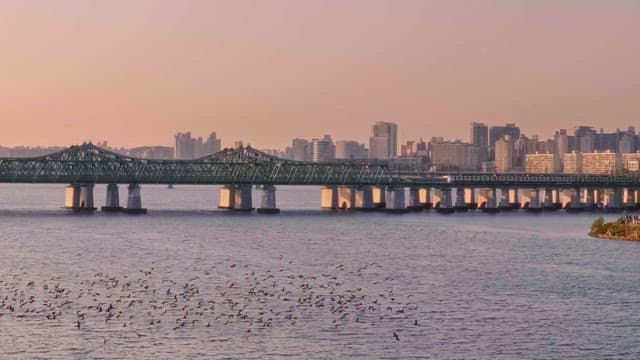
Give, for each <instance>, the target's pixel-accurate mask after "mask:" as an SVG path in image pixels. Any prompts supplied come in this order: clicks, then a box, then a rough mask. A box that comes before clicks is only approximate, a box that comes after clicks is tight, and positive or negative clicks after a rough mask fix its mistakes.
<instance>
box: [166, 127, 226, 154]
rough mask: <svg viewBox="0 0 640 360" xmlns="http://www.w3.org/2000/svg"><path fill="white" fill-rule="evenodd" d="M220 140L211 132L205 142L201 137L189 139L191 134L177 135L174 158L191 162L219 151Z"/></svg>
mask: <svg viewBox="0 0 640 360" xmlns="http://www.w3.org/2000/svg"><path fill="white" fill-rule="evenodd" d="M220 148H221V140H220V139H218V138H217V137H216V133H215V132H212V133H211V134H210V135H209V138H208V139H207V140H206V141H203V140H202V138H201V137H199V138H197V139H195V138H192V137H191V132H185V133H177V134H176V135H175V147H174V158H175V159H177V160H191V159H196V158H200V157H204V156H207V155H211V154H215V153H217V152H218V151H220Z"/></svg>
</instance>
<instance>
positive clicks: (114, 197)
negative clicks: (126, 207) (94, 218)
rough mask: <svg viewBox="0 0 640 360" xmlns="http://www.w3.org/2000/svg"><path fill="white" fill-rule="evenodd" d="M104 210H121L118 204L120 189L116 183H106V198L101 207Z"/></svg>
mask: <svg viewBox="0 0 640 360" xmlns="http://www.w3.org/2000/svg"><path fill="white" fill-rule="evenodd" d="M101 210H102V211H105V212H119V211H122V206H120V191H119V190H118V184H108V185H107V198H106V200H105V205H104V206H103V207H102V208H101Z"/></svg>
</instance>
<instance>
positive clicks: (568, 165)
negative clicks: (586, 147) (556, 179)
mask: <svg viewBox="0 0 640 360" xmlns="http://www.w3.org/2000/svg"><path fill="white" fill-rule="evenodd" d="M562 160H563V161H562V163H563V172H564V173H565V174H581V173H582V154H581V153H577V152H575V151H574V152H572V153H569V154H564V156H563V157H562Z"/></svg>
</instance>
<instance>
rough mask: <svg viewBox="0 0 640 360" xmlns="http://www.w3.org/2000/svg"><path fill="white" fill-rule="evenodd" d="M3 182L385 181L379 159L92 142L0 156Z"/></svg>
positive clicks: (385, 173)
mask: <svg viewBox="0 0 640 360" xmlns="http://www.w3.org/2000/svg"><path fill="white" fill-rule="evenodd" d="M0 182H5V183H7V182H8V183H136V184H238V185H241V184H255V185H283V184H287V185H389V184H391V183H393V178H392V176H391V174H390V172H389V170H388V167H387V166H386V165H384V164H376V165H370V164H358V163H330V164H323V163H310V162H300V161H290V160H283V159H279V158H277V157H273V156H270V155H267V154H265V153H263V152H260V151H258V150H255V149H253V148H251V147H243V148H238V149H225V150H223V151H220V152H218V153H216V154H213V155H211V156H207V157H203V158H200V159H195V160H147V159H137V158H132V157H127V156H123V155H120V154H117V153H114V152H111V151H107V150H105V149H102V148H100V147H97V146H95V145H93V144H83V145H78V146H72V147H70V148H68V149H65V150H62V151H60V152H57V153H53V154H49V155H45V156H41V157H34V158H0Z"/></svg>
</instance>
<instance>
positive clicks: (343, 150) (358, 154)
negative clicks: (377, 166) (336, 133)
mask: <svg viewBox="0 0 640 360" xmlns="http://www.w3.org/2000/svg"><path fill="white" fill-rule="evenodd" d="M368 157H369V151H368V150H367V148H366V147H365V146H364V144H361V143H359V142H357V141H349V140H341V141H336V159H366V158H368Z"/></svg>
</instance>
